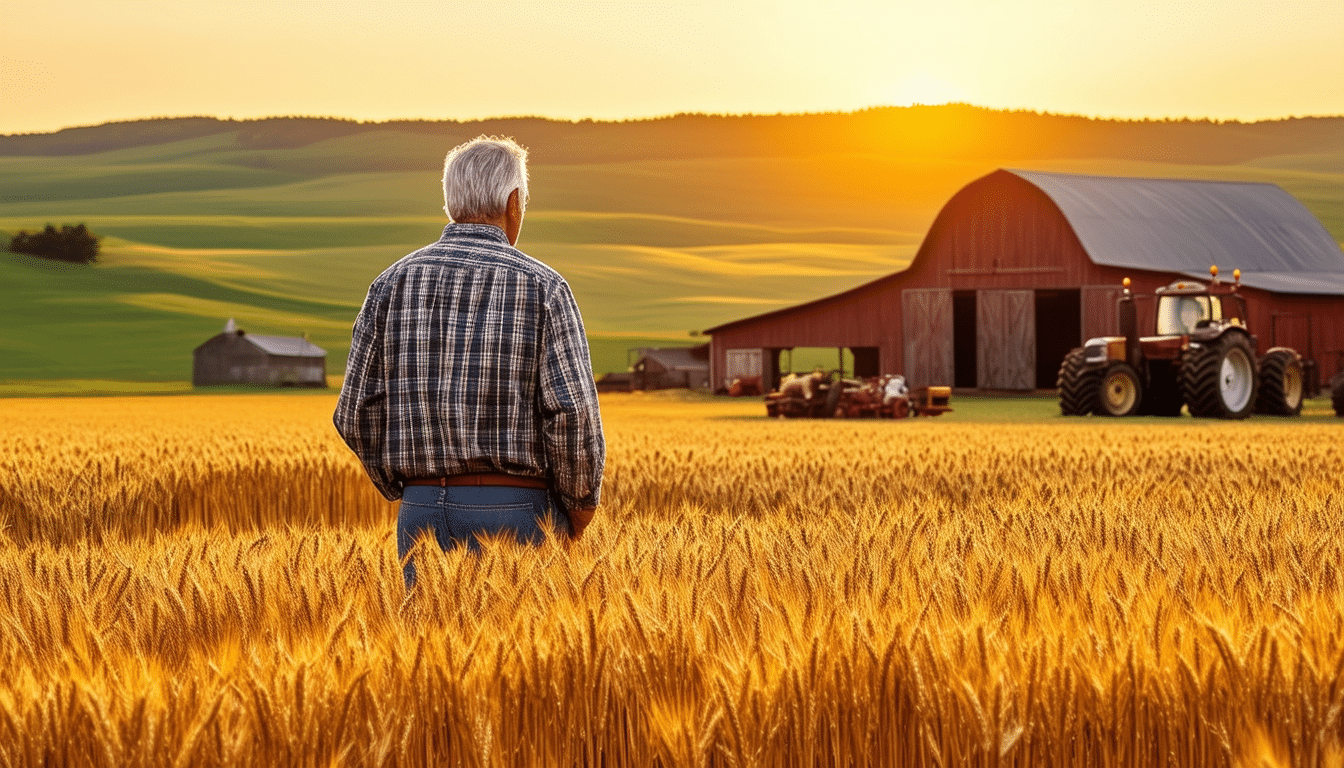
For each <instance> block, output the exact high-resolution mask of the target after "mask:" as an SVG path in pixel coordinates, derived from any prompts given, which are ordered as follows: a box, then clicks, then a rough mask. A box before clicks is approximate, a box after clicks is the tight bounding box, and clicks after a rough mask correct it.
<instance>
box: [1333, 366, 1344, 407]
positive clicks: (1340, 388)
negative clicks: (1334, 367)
mask: <svg viewBox="0 0 1344 768" xmlns="http://www.w3.org/2000/svg"><path fill="white" fill-rule="evenodd" d="M1331 381H1332V382H1333V383H1332V384H1331V386H1330V404H1331V405H1333V406H1335V415H1336V416H1344V373H1337V374H1335V377H1334V378H1333V379H1331Z"/></svg>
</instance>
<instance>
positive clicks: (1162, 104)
mask: <svg viewBox="0 0 1344 768" xmlns="http://www.w3.org/2000/svg"><path fill="white" fill-rule="evenodd" d="M4 20H5V24H4V26H5V29H6V34H5V43H4V46H3V47H0V133H18V132H34V131H48V130H55V129H59V128H62V127H66V126H71V125H90V124H96V123H101V122H105V121H109V120H126V119H134V118H139V117H150V116H174V115H215V116H220V117H236V118H244V117H260V116H267V115H331V116H339V117H351V118H357V119H362V120H385V119H392V118H473V117H489V116H511V115H544V116H548V117H558V118H570V119H578V118H585V117H592V118H604V119H609V118H630V117H647V116H655V115H663V114H669V113H674V112H729V113H743V112H757V113H773V112H799V111H821V110H852V109H859V108H863V107H867V106H874V105H907V104H911V103H925V104H939V103H944V102H949V101H961V102H969V103H973V104H978V105H983V106H989V107H1007V108H1025V109H1034V110H1042V111H1051V112H1065V113H1077V114H1086V115H1096V116H1114V117H1145V116H1150V117H1167V116H1170V117H1182V116H1191V117H1212V118H1218V119H1241V120H1254V119H1261V118H1273V117H1286V116H1290V115H1325V114H1336V115H1337V114H1344V53H1341V50H1342V48H1344V0H1295V1H1290V2H1260V1H1254V2H1252V1H1241V0H1220V1H1218V2H1151V3H1150V2H1130V1H1129V0H1069V1H1068V2H1062V1H1060V2H1057V1H1056V0H1012V1H1008V0H944V1H941V2H922V1H921V2H913V1H910V0H888V2H844V1H843V0H839V1H833V2H811V1H805V0H779V1H777V2H760V1H757V0H750V1H745V2H734V1H732V0H727V1H718V2H606V1H604V0H585V1H582V2H509V1H507V0H506V1H501V0H491V1H489V2H409V1H407V2H397V1H395V0H390V1H389V0H384V1H383V2H376V3H375V2H354V1H346V2H340V1H336V0H333V1H324V2H317V1H312V2H293V1H290V2H283V1H276V2H266V1H263V0H228V1H227V2H213V1H204V2H202V1H198V0H171V1H168V2H134V1H133V0H132V1H130V2H125V1H119V2H107V1H106V0H89V1H84V2H80V1H76V0H40V1H38V2H32V1H30V0H5V3H4Z"/></svg>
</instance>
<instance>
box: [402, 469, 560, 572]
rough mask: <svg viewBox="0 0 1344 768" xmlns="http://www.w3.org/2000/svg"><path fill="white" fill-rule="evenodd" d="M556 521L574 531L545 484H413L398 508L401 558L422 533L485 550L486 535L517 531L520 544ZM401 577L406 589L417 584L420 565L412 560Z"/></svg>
mask: <svg viewBox="0 0 1344 768" xmlns="http://www.w3.org/2000/svg"><path fill="white" fill-rule="evenodd" d="M548 518H549V519H550V520H551V521H552V523H551V525H552V527H553V528H554V529H555V533H556V535H557V536H561V537H568V536H569V535H570V527H569V519H568V518H566V517H565V516H564V515H563V514H561V513H559V512H558V511H557V510H556V508H555V505H554V504H552V503H551V496H550V493H549V492H548V491H544V490H542V489H540V488H511V487H508V486H498V485H450V486H447V487H440V486H436V485H408V486H406V489H405V491H404V492H403V493H402V497H401V506H400V507H399V508H398V510H397V556H398V558H399V559H403V560H404V559H405V558H406V553H407V552H409V551H410V550H411V546H412V545H413V544H415V540H416V539H417V538H418V537H419V536H421V535H429V536H433V537H434V540H435V541H437V542H438V544H439V547H440V548H441V549H443V550H445V551H447V550H449V549H452V548H453V547H466V548H467V549H469V550H472V551H480V541H479V539H478V538H477V537H478V536H481V535H486V536H498V535H502V534H512V535H513V537H514V538H516V539H517V540H518V542H519V543H520V544H534V545H535V544H540V543H542V542H543V541H544V540H545V539H546V535H545V531H544V528H543V525H544V523H543V521H544V520H546V519H548ZM402 575H403V576H404V577H405V579H406V588H407V589H410V588H411V587H412V586H414V585H415V563H414V562H413V560H407V561H406V565H405V566H404V568H403V572H402Z"/></svg>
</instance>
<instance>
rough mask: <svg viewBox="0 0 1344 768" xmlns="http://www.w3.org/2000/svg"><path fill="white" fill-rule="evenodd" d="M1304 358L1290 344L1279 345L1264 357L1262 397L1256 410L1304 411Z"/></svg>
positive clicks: (1274, 413)
mask: <svg viewBox="0 0 1344 768" xmlns="http://www.w3.org/2000/svg"><path fill="white" fill-rule="evenodd" d="M1302 382H1303V376H1302V360H1301V358H1299V357H1298V356H1297V353H1296V352H1294V351H1293V350H1291V349H1288V348H1287V347H1275V348H1273V349H1271V350H1269V351H1268V352H1266V353H1265V356H1264V357H1262V358H1260V396H1259V397H1258V398H1256V401H1255V412H1256V413H1267V414H1270V415H1272V416H1298V415H1300V414H1301V413H1302Z"/></svg>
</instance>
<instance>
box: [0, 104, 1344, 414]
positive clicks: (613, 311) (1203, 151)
mask: <svg viewBox="0 0 1344 768" xmlns="http://www.w3.org/2000/svg"><path fill="white" fill-rule="evenodd" d="M480 133H495V134H507V135H512V136H514V137H516V138H518V139H519V140H520V141H521V142H522V143H524V144H526V145H527V146H529V148H530V150H531V163H532V193H533V197H532V202H531V206H530V208H529V211H528V216H527V220H526V222H525V225H524V228H523V234H522V241H521V243H520V245H521V246H522V247H523V248H524V250H526V251H527V252H529V253H531V254H532V255H534V256H536V257H537V258H540V259H542V260H544V261H546V262H547V263H550V264H552V265H553V266H555V267H556V268H557V269H559V270H560V271H561V273H563V274H564V275H565V276H566V277H567V278H568V279H569V281H570V282H571V284H572V285H573V287H574V290H575V294H576V296H577V297H578V299H579V302H580V304H581V306H582V307H583V310H584V314H585V318H586V320H587V323H588V328H589V332H590V336H591V341H592V345H593V349H594V358H595V364H596V366H597V367H598V369H599V370H616V369H622V368H624V365H625V349H626V347H628V346H638V345H645V344H650V343H691V342H692V341H693V340H692V339H691V338H690V337H689V336H688V334H687V332H688V331H690V330H693V329H700V328H706V327H709V326H712V325H715V324H717V323H721V322H725V321H728V320H732V319H734V318H737V317H742V316H746V315H750V314H755V313H758V312H762V311H766V310H770V309H775V308H778V307H781V306H786V305H788V304H791V303H795V302H798V301H803V300H807V299H811V298H815V297H817V296H820V295H824V294H827V293H833V292H835V291H839V290H843V289H845V288H848V287H851V286H853V285H856V284H858V283H861V282H864V281H867V280H870V279H872V278H874V277H877V276H880V275H883V274H887V273H889V272H892V271H894V270H897V269H900V268H901V267H903V266H904V265H905V264H907V263H908V261H909V259H910V258H911V257H912V256H913V254H914V252H915V250H916V249H917V248H918V245H919V242H920V241H921V239H922V238H923V236H924V232H925V230H926V229H927V227H928V225H929V223H930V222H931V221H932V219H933V217H934V215H935V214H936V213H937V211H938V209H939V208H940V207H941V205H942V204H943V203H944V202H945V201H946V200H947V199H948V198H949V197H950V196H951V195H952V194H953V193H954V192H955V191H956V190H957V189H959V188H960V187H961V186H963V185H964V184H966V183H967V182H969V181H971V180H973V179H975V178H978V177H979V176H982V175H984V174H986V173H989V172H990V171H992V170H994V169H995V168H999V167H1004V166H1008V167H1018V168H1032V169H1041V170H1060V171H1074V172H1089V173H1114V174H1122V175H1146V176H1177V177H1202V178H1220V179H1243V180H1256V181H1271V182H1274V183H1277V184H1280V185H1281V186H1283V187H1284V188H1285V189H1287V190H1288V191H1289V192H1291V193H1292V194H1294V195H1295V196H1297V198H1298V199H1300V200H1301V201H1302V202H1303V203H1304V204H1305V205H1306V206H1307V207H1308V208H1309V209H1310V210H1311V211H1312V212H1313V213H1314V214H1316V215H1317V216H1318V217H1319V218H1320V219H1321V220H1322V221H1323V222H1324V223H1325V224H1326V226H1327V228H1329V229H1330V231H1331V232H1332V234H1333V235H1334V236H1335V237H1336V238H1337V239H1340V240H1344V118H1311V119H1298V120H1284V121H1276V122H1265V123H1255V124H1238V123H1230V124H1215V123H1210V122H1121V121H1096V120H1087V119H1083V118H1076V117H1062V116H1049V115H1038V114H1033V113H1020V112H995V111H990V110H983V109H977V108H973V107H964V106H948V107H924V108H910V109H882V110H869V111H866V112H861V113H855V114H843V115H840V114H835V115H792V116H769V117H711V116H679V117H674V118H667V119H661V120H649V121H635V122H626V123H598V122H591V121H587V122H579V123H569V122H561V121H547V120H540V119H533V118H524V119H515V120H495V121H481V122H474V123H456V122H435V123H427V122H399V123H383V124H361V123H356V122H352V121H340V120H315V119H300V118H293V119H280V118H277V119H271V120H260V121H247V122H234V121H221V120H214V119H207V118H185V119H179V120H149V121H140V122H132V123H119V124H109V125H104V126H97V127H91V128H80V129H71V130H66V131H61V132H58V133H53V134H40V135H24V136H0V232H13V231H16V230H18V229H20V228H28V229H32V228H37V227H40V226H42V225H44V224H45V223H47V222H53V223H56V224H60V223H77V222H81V221H82V222H86V223H87V224H88V225H89V226H90V227H91V228H92V229H93V230H94V231H96V232H98V233H99V234H102V235H105V236H107V240H106V241H105V243H104V250H105V253H104V255H103V257H102V259H101V261H100V263H99V264H97V265H95V266H93V267H91V268H75V267H59V266H54V265H51V264H48V263H46V262H41V261H39V260H35V259H31V258H28V257H22V256H14V255H10V254H8V253H0V321H3V323H4V324H3V326H2V328H3V330H0V355H3V361H2V362H0V381H5V380H10V381H12V380H38V379H116V380H132V381H169V380H182V379H186V378H189V376H190V359H191V350H192V348H194V347H195V346H196V345H197V344H199V343H200V342H202V341H204V340H205V339H206V338H208V337H209V336H210V335H212V334H213V333H215V332H217V330H218V329H219V328H220V327H221V325H222V324H223V322H224V320H225V319H226V318H227V317H230V316H232V317H235V318H237V320H238V322H239V324H240V325H242V326H243V327H245V328H248V329H249V330H252V331H255V332H259V333H277V334H299V333H303V332H306V333H308V334H309V336H310V338H312V339H313V340H314V341H315V342H316V343H318V344H319V345H321V346H323V347H325V348H326V349H328V350H329V351H330V352H331V358H330V359H331V363H330V368H331V370H332V372H333V373H339V371H340V370H341V369H342V367H343V365H344V358H345V353H346V349H345V347H346V345H347V344H348V328H349V324H350V321H351V319H352V318H353V316H354V313H355V311H356V310H357V308H358V306H359V303H360V301H361V299H362V298H363V295H364V291H365V289H366V288H367V286H368V283H369V282H370V281H371V280H372V279H373V278H374V277H375V276H376V275H377V274H378V272H380V271H381V270H382V269H383V268H384V267H386V266H387V265H388V264H390V263H391V262H393V261H394V260H396V259H397V258H399V257H400V256H402V255H403V254H405V253H407V252H408V251H410V250H413V249H414V248H416V247H419V246H420V245H423V244H424V243H426V242H429V241H432V240H434V239H436V238H437V237H438V234H439V232H440V230H441V228H442V226H443V224H444V216H443V212H442V210H441V209H440V207H441V205H442V200H441V197H440V195H441V193H440V190H439V176H440V173H441V171H440V165H441V162H442V156H443V154H444V152H445V151H446V150H447V149H448V148H450V147H451V146H453V145H454V144H456V143H458V142H460V141H462V140H464V139H466V138H469V137H471V136H475V135H478V134H480ZM0 240H3V235H0ZM11 386H12V385H11ZM20 389H21V387H20Z"/></svg>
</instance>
